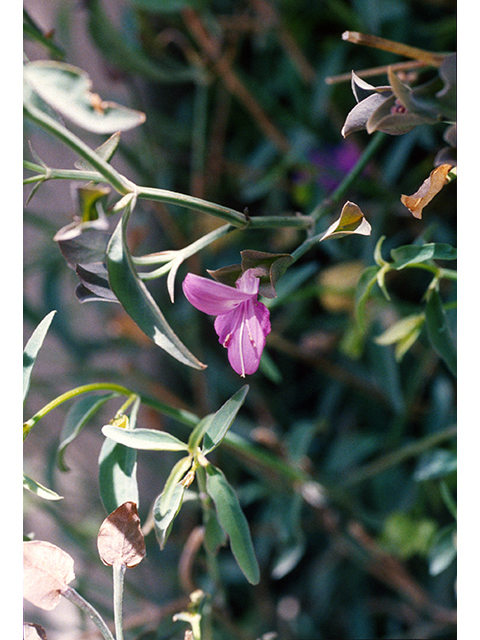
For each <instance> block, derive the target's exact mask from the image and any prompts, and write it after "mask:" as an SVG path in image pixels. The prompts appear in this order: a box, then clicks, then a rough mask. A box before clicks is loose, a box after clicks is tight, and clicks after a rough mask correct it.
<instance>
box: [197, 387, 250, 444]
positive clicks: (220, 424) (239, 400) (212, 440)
mask: <svg viewBox="0 0 480 640" xmlns="http://www.w3.org/2000/svg"><path fill="white" fill-rule="evenodd" d="M248 390H249V386H248V384H246V385H244V386H243V387H242V388H241V389H239V390H238V391H237V392H236V393H235V394H234V395H233V396H232V397H231V398H230V399H229V400H227V401H226V402H225V404H224V405H223V406H222V407H220V409H219V410H218V411H217V412H216V413H215V414H214V415H213V417H212V419H211V420H210V421H209V422H208V424H207V427H206V430H205V433H204V437H203V442H204V450H203V453H204V455H207V454H208V453H210V452H211V451H213V450H214V449H215V448H216V447H218V445H219V444H220V443H221V441H222V440H223V438H224V437H225V434H226V433H227V431H228V430H229V428H230V427H231V425H232V422H233V421H234V420H235V417H236V415H237V413H238V412H239V410H240V407H241V406H242V404H243V403H244V402H245V398H246V397H247V393H248Z"/></svg>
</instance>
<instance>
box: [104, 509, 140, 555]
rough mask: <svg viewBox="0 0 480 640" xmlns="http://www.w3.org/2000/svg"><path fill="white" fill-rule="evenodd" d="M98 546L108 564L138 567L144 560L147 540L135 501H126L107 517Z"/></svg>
mask: <svg viewBox="0 0 480 640" xmlns="http://www.w3.org/2000/svg"><path fill="white" fill-rule="evenodd" d="M97 547H98V553H99V555H100V558H101V560H102V562H103V563H104V564H106V565H114V564H115V565H125V566H126V567H136V566H137V564H139V563H140V562H141V561H142V560H143V558H144V557H145V540H144V539H143V533H142V530H141V528H140V518H139V517H138V511H137V505H136V504H135V503H134V502H125V503H124V504H122V505H121V506H120V507H118V509H115V511H113V512H112V513H111V514H110V515H109V516H108V517H107V518H105V520H104V521H103V522H102V525H101V527H100V530H99V532H98V537H97Z"/></svg>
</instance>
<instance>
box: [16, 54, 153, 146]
mask: <svg viewBox="0 0 480 640" xmlns="http://www.w3.org/2000/svg"><path fill="white" fill-rule="evenodd" d="M24 77H25V80H26V82H27V83H28V84H29V85H30V86H31V87H32V89H33V90H34V91H35V92H36V93H37V94H38V95H39V96H40V97H41V98H42V100H44V101H45V102H46V103H47V104H49V105H50V106H51V107H53V108H54V109H55V110H57V111H58V112H59V113H61V114H62V116H64V117H65V118H67V119H69V120H71V121H72V122H74V123H75V124H77V125H78V126H80V127H82V128H83V129H86V130H87V131H93V132H94V133H100V134H101V133H114V132H117V131H125V130H127V129H132V128H133V127H137V126H138V125H140V124H142V122H145V114H144V113H142V112H140V111H135V110H134V109H129V108H128V107H123V106H121V105H119V104H116V103H115V102H105V101H103V100H102V99H101V98H100V97H99V96H98V95H97V94H95V93H92V92H91V91H90V89H91V86H92V83H91V80H90V78H89V76H88V75H87V74H86V73H85V72H84V71H82V69H78V68H77V67H74V66H72V65H70V64H66V63H65V62H56V61H53V60H38V61H35V62H29V63H28V64H26V65H25V68H24Z"/></svg>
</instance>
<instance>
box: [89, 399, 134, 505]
mask: <svg viewBox="0 0 480 640" xmlns="http://www.w3.org/2000/svg"><path fill="white" fill-rule="evenodd" d="M140 403H141V400H140V398H138V397H137V398H136V399H135V402H134V405H133V407H132V411H131V412H130V416H129V419H128V421H127V424H128V427H127V429H128V430H129V431H132V430H133V429H135V425H136V421H137V413H138V409H139V407H140ZM98 480H99V489H100V497H101V499H102V502H103V506H104V507H105V510H106V512H107V513H112V511H115V509H118V507H119V506H120V505H122V504H124V503H125V502H134V503H135V504H136V505H137V506H138V504H139V493H138V485H137V451H136V449H132V448H131V447H126V446H125V445H123V444H118V443H117V442H115V441H114V440H111V439H110V438H106V439H105V441H104V443H103V445H102V448H101V450H100V455H99V458H98Z"/></svg>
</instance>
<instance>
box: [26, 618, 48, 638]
mask: <svg viewBox="0 0 480 640" xmlns="http://www.w3.org/2000/svg"><path fill="white" fill-rule="evenodd" d="M23 640H47V634H46V632H45V629H44V628H43V627H42V626H40V625H39V624H35V623H34V622H24V623H23Z"/></svg>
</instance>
